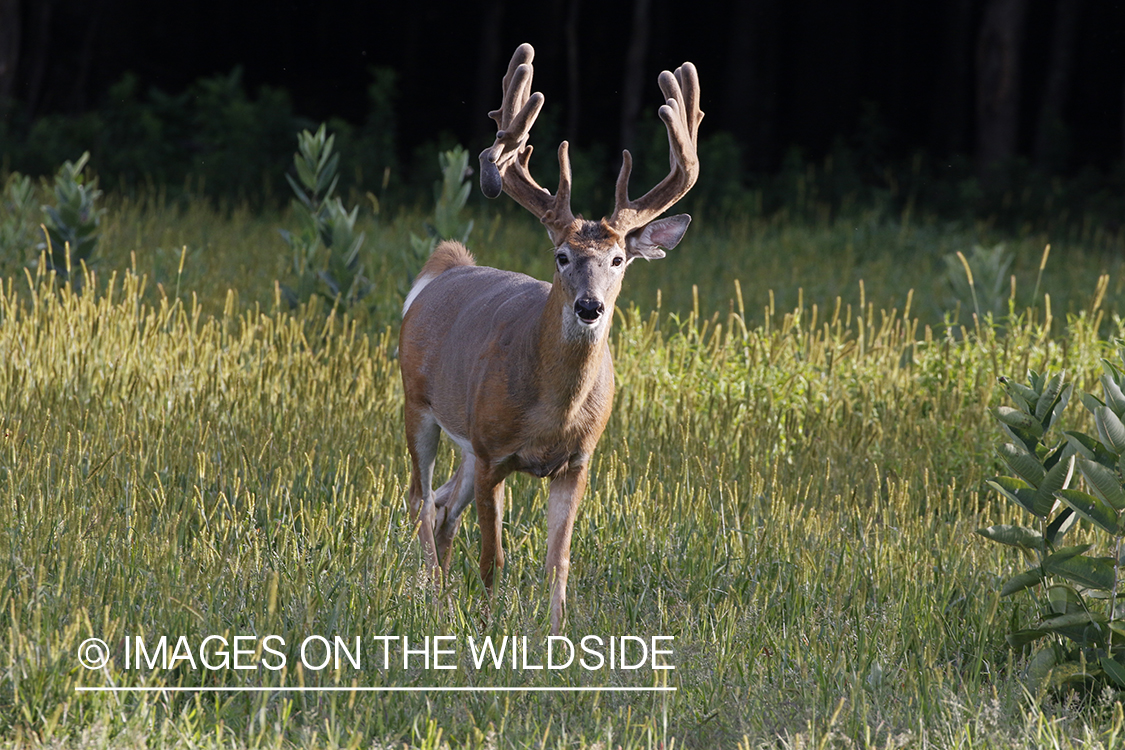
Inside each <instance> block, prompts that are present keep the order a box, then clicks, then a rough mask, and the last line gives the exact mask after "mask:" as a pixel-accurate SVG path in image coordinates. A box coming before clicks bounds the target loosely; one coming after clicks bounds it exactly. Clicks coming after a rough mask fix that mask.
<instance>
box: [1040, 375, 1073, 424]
mask: <svg viewBox="0 0 1125 750" xmlns="http://www.w3.org/2000/svg"><path fill="white" fill-rule="evenodd" d="M1073 393H1074V384H1073V383H1071V384H1070V385H1068V386H1067V387H1066V388H1064V389H1063V392H1062V393H1060V394H1059V397H1058V399H1056V400H1055V406H1054V408H1053V409H1051V415H1050V417H1049V418H1048V419H1046V420H1044V424H1045V426H1046V427H1047V429H1050V428H1051V427H1054V426H1055V423H1056V422H1058V421H1059V417H1061V416H1062V413H1063V412H1064V411H1065V410H1066V405H1067V404H1069V403H1070V397H1071V394H1073Z"/></svg>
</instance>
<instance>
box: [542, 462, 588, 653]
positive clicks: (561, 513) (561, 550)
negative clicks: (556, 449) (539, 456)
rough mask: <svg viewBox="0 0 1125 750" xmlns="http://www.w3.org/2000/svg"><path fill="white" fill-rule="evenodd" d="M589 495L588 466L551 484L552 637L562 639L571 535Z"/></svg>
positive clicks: (549, 564)
mask: <svg viewBox="0 0 1125 750" xmlns="http://www.w3.org/2000/svg"><path fill="white" fill-rule="evenodd" d="M585 491H586V465H585V464H582V465H581V466H578V467H575V468H572V469H571V470H570V471H568V472H567V473H566V474H564V475H562V476H560V477H558V478H556V479H553V480H552V481H551V494H550V497H549V498H548V499H547V571H546V572H547V581H548V584H549V585H550V587H551V633H552V634H553V635H559V633H560V632H561V631H562V628H563V625H564V624H565V622H566V579H567V576H568V575H569V573H570V535H571V533H572V532H573V531H574V518H575V516H577V515H578V503H579V502H580V501H581V500H582V493H583V492H585Z"/></svg>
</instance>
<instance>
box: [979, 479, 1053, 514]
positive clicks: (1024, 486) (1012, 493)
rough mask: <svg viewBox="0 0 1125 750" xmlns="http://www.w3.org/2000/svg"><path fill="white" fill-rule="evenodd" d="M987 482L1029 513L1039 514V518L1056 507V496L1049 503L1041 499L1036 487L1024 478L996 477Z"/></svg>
mask: <svg viewBox="0 0 1125 750" xmlns="http://www.w3.org/2000/svg"><path fill="white" fill-rule="evenodd" d="M986 484H987V485H988V486H989V487H991V488H992V489H994V490H996V491H997V492H999V493H1000V494H1001V495H1003V496H1004V497H1006V498H1008V499H1009V500H1011V501H1012V502H1013V503H1015V504H1016V505H1018V506H1020V507H1021V508H1023V509H1024V510H1026V511H1027V512H1028V513H1031V514H1032V515H1034V516H1038V517H1039V518H1046V517H1047V514H1048V513H1050V512H1051V508H1053V507H1054V498H1052V499H1051V503H1050V504H1049V505H1048V504H1047V503H1045V502H1041V501H1039V499H1038V498H1037V496H1036V495H1037V493H1036V491H1035V488H1033V487H1032V486H1031V485H1029V484H1028V483H1027V482H1025V481H1023V480H1022V479H1016V478H1015V477H996V478H995V479H990V480H988V481H987V482H986Z"/></svg>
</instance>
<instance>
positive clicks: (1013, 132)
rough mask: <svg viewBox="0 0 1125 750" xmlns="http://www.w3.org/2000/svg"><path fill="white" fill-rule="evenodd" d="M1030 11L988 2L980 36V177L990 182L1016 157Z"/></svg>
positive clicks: (1006, 1)
mask: <svg viewBox="0 0 1125 750" xmlns="http://www.w3.org/2000/svg"><path fill="white" fill-rule="evenodd" d="M1026 11H1027V0H988V4H987V5H986V6H985V9H984V20H983V21H982V23H981V29H980V35H979V36H978V37H977V175H978V177H980V179H981V181H982V182H985V183H988V182H991V181H993V180H994V179H995V177H996V176H997V172H996V170H997V168H998V167H1000V166H1001V165H1003V163H1004V162H1005V161H1007V160H1009V159H1011V158H1013V157H1014V156H1015V155H1016V150H1017V148H1016V147H1017V138H1018V135H1019V132H1018V124H1019V99H1020V47H1021V42H1022V40H1023V26H1024V23H1023V21H1024V16H1025V15H1026Z"/></svg>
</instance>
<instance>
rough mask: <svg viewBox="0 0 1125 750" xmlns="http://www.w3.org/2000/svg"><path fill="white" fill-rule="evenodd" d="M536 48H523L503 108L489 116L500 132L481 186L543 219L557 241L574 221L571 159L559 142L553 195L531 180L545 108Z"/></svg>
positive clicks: (483, 157)
mask: <svg viewBox="0 0 1125 750" xmlns="http://www.w3.org/2000/svg"><path fill="white" fill-rule="evenodd" d="M534 57H535V50H534V49H533V48H532V46H531V45H530V44H521V45H520V46H519V47H517V48H516V51H515V54H513V55H512V60H511V62H509V63H508V72H507V73H506V74H505V75H504V81H503V84H502V86H503V90H504V98H503V100H502V102H501V104H500V109H497V110H493V111H492V112H489V113H488V116H489V117H491V118H492V119H493V120H495V121H496V125H497V127H498V128H499V129H498V130H497V133H496V141H495V142H494V143H493V144H492V146H490V147H488V148H486V149H485V150H484V151H482V152H481V154H480V167H481V169H480V187H481V190H482V191H483V192H484V194H485V195H486V196H488V197H489V198H495V197H497V196H498V195H500V192H501V190H503V192H505V193H507V194H508V195H510V196H511V197H512V199H513V200H515V201H516V203H519V204H520V205H521V206H523V207H524V208H526V209H527V210H528V211H530V212H531V213H532V214H534V215H535V216H537V217H539V220H540V221H542V222H543V223H544V224H545V225H546V226H547V231H548V233H549V234H550V235H551V239H552V240H559V241H561V238H562V237H563V236H564V235H565V234H566V232H567V230H568V229H569V228H570V226H571V225H572V224H573V223H574V221H575V219H574V214H573V213H571V210H570V157H569V155H568V147H569V146H568V144H567V142H566V141H563V142H562V143H560V144H559V187H558V190H557V191H556V192H555V194H554V195H551V193H550V191H548V190H547V189H546V188H543V187H541V186H540V185H539V183H537V182H536V181H535V178H533V177H532V176H531V172H530V170H529V169H528V160H529V159H531V151H532V147H531V146H530V145H528V143H527V139H528V135H529V134H530V132H531V126H532V125H534V124H535V118H536V117H538V116H539V111H540V110H541V109H542V108H543V94H541V93H540V92H538V91H536V92H535V93H533V94H532V93H529V92H530V91H531V79H532V76H533V75H534V70H533V68H532V65H531V61H532V59H533V58H534Z"/></svg>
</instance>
